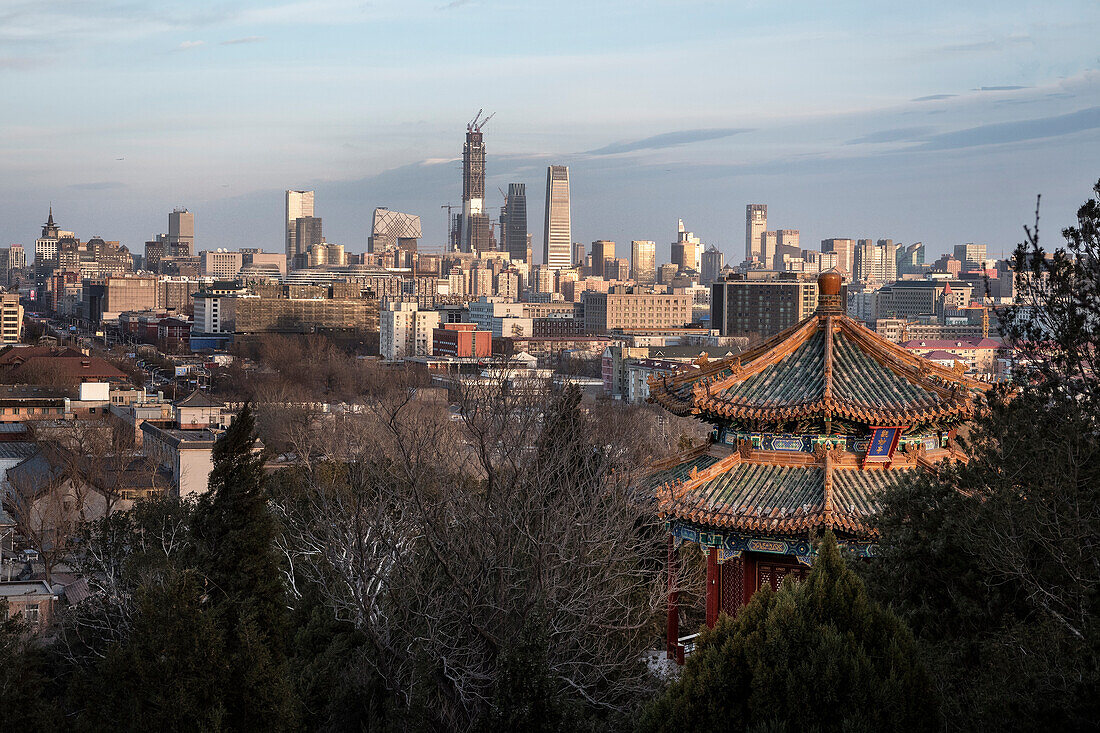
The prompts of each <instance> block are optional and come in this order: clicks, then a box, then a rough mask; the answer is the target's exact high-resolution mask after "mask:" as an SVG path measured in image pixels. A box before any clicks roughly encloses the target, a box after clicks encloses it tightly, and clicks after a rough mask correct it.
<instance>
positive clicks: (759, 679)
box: [645, 533, 937, 732]
mask: <svg viewBox="0 0 1100 733" xmlns="http://www.w3.org/2000/svg"><path fill="white" fill-rule="evenodd" d="M932 703H933V696H932V687H931V681H930V680H929V678H928V675H927V674H926V672H925V670H924V668H923V666H922V665H921V664H920V662H919V661H918V658H917V648H916V644H915V643H914V641H913V637H912V635H911V634H910V632H909V630H908V629H906V627H905V625H904V624H903V623H902V622H901V621H899V620H898V618H897V617H896V616H895V615H894V614H893V613H891V612H890V611H888V610H886V609H884V608H883V607H882V606H880V605H879V604H878V603H876V602H875V601H873V600H871V599H870V598H869V596H868V594H867V591H866V589H865V587H864V583H863V581H862V580H861V579H860V578H859V576H858V575H856V574H855V573H854V572H853V571H852V570H851V569H849V568H848V567H847V566H846V564H845V562H844V560H843V559H842V558H841V555H840V551H839V549H838V547H837V545H836V541H835V539H834V538H833V536H832V534H831V533H829V534H826V536H825V538H824V540H822V542H821V545H820V548H819V553H818V556H817V559H816V560H815V562H814V567H813V569H812V570H811V571H810V574H809V576H808V577H807V578H806V580H805V581H803V582H801V583H797V582H794V581H793V580H792V579H788V580H787V581H786V582H785V583H784V584H783V586H782V587H781V588H780V589H779V591H778V592H772V591H771V589H770V588H768V587H765V588H763V589H762V590H760V591H758V592H756V593H755V594H753V597H752V600H751V601H750V602H749V604H748V605H747V606H746V607H745V608H744V609H742V611H741V612H740V613H738V614H737V616H736V618H730V617H729V616H726V615H725V614H723V615H722V616H721V617H720V618H719V621H718V623H717V625H716V626H715V627H714V628H713V629H709V630H705V631H704V632H703V634H702V636H701V638H700V641H699V644H698V646H697V648H696V650H695V652H694V653H693V654H692V655H691V656H690V657H689V658H688V661H687V664H686V666H685V667H684V670H683V674H682V676H681V677H680V678H679V679H678V680H676V681H675V682H673V684H672V685H671V687H670V688H669V690H668V692H667V693H666V694H665V695H664V697H662V698H661V699H660V700H658V701H657V702H656V703H655V704H654V705H653V706H652V707H651V708H650V710H649V711H648V714H647V718H646V726H645V727H646V728H647V729H648V730H650V731H680V730H709V731H757V730H769V731H792V732H793V731H805V730H814V731H891V730H893V731H920V730H934V729H935V727H936V723H937V721H936V715H935V706H934V704H932Z"/></svg>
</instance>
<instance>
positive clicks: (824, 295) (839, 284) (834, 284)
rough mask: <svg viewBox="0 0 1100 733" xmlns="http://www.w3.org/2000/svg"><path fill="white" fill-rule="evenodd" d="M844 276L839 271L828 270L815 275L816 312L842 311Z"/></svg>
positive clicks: (843, 309)
mask: <svg viewBox="0 0 1100 733" xmlns="http://www.w3.org/2000/svg"><path fill="white" fill-rule="evenodd" d="M843 288H844V278H843V277H842V276H841V274H840V273H839V272H837V271H836V270H835V269H834V270H829V271H827V272H823V273H821V274H820V275H818V276H817V312H818V313H819V314H825V313H844V311H845V307H844V302H843V300H844V299H843V297H842V295H841V294H842V292H843Z"/></svg>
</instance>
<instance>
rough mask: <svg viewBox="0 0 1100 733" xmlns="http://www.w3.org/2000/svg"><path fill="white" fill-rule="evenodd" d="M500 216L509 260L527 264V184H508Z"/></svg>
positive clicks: (504, 246) (503, 243) (503, 247)
mask: <svg viewBox="0 0 1100 733" xmlns="http://www.w3.org/2000/svg"><path fill="white" fill-rule="evenodd" d="M500 216H501V222H500V226H501V240H502V242H501V243H502V245H503V246H502V249H503V250H504V251H505V252H507V253H508V259H510V260H519V261H521V262H527V184H525V183H509V184H508V196H507V198H505V200H504V210H503V211H501V212H500Z"/></svg>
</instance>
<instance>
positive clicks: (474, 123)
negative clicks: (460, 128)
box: [466, 109, 496, 132]
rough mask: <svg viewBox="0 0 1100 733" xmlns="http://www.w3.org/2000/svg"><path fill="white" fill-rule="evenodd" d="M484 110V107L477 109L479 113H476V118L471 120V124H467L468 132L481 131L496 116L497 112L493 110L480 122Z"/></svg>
mask: <svg viewBox="0 0 1100 733" xmlns="http://www.w3.org/2000/svg"><path fill="white" fill-rule="evenodd" d="M484 111H485V110H484V109H479V110H478V111H477V114H476V115H474V119H472V120H471V121H470V124H468V125H466V132H481V128H483V127H485V125H487V124H489V120H491V119H493V117H495V116H496V112H493V113H491V114H490V115H489V116H488V117H486V118H485V119H483V120H481V122H478V118H479V117H481V113H482V112H484Z"/></svg>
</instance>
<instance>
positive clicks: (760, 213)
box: [745, 204, 768, 260]
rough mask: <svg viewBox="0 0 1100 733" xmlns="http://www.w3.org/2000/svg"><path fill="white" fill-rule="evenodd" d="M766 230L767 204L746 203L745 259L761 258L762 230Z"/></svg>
mask: <svg viewBox="0 0 1100 733" xmlns="http://www.w3.org/2000/svg"><path fill="white" fill-rule="evenodd" d="M767 230H768V205H767V204H748V205H747V206H745V259H746V260H752V259H757V260H763V258H764V253H763V250H762V249H761V247H762V245H763V236H764V232H766V231H767Z"/></svg>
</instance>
